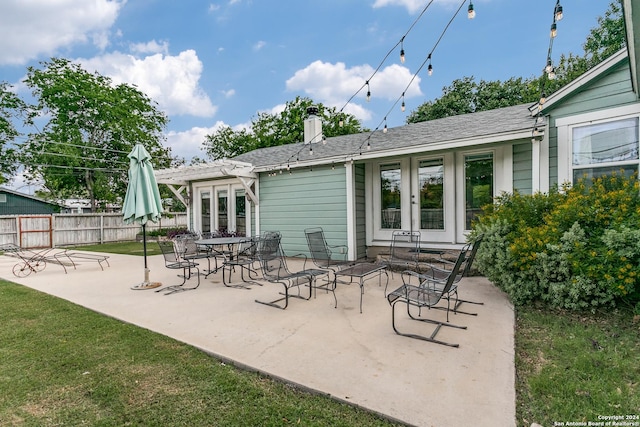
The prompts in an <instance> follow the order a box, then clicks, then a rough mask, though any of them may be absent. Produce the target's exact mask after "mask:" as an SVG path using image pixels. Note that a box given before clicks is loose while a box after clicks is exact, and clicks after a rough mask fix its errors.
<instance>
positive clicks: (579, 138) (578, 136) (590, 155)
mask: <svg viewBox="0 0 640 427" xmlns="http://www.w3.org/2000/svg"><path fill="white" fill-rule="evenodd" d="M571 140H572V143H573V144H572V167H573V182H576V181H577V180H578V179H580V178H583V177H586V178H598V177H600V176H603V175H608V174H611V173H614V172H619V171H622V172H623V173H624V174H625V175H627V176H630V175H632V174H633V173H635V172H637V171H638V117H631V118H627V119H623V120H616V121H612V122H607V123H598V124H590V125H587V126H579V127H574V128H573V131H572V138H571Z"/></svg>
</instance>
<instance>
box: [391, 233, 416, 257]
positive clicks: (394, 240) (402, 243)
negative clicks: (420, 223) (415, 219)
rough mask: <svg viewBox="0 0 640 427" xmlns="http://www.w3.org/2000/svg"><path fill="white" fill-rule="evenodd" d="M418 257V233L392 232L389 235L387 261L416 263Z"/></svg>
mask: <svg viewBox="0 0 640 427" xmlns="http://www.w3.org/2000/svg"><path fill="white" fill-rule="evenodd" d="M419 256H420V232H419V231H408V230H394V231H393V233H392V234H391V247H390V252H389V260H390V261H391V262H394V261H400V260H402V261H405V262H406V261H407V260H409V261H412V262H418V258H419Z"/></svg>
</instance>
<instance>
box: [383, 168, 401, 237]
mask: <svg viewBox="0 0 640 427" xmlns="http://www.w3.org/2000/svg"><path fill="white" fill-rule="evenodd" d="M401 176H402V173H401V169H400V163H393V164H388V165H381V166H380V184H381V185H380V191H381V194H380V196H381V197H380V200H381V204H380V205H381V209H382V210H381V218H382V221H381V228H383V229H398V228H401V224H402V215H401V213H402V209H401V204H400V203H401V197H400V196H401V191H400V189H401V184H402V182H401Z"/></svg>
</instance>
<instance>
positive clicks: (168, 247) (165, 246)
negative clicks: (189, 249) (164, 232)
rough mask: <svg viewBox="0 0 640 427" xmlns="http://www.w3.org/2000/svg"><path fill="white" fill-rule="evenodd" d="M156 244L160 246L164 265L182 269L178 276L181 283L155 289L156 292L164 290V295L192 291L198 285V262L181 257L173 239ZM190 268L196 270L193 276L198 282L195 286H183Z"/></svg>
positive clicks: (187, 278) (172, 268)
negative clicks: (180, 278)
mask: <svg viewBox="0 0 640 427" xmlns="http://www.w3.org/2000/svg"><path fill="white" fill-rule="evenodd" d="M158 246H160V251H162V256H163V257H164V265H165V267H167V268H169V269H171V270H182V275H179V277H182V283H180V284H177V285H169V286H165V287H163V288H159V289H156V292H166V293H165V295H171V294H173V293H176V292H182V291H192V290H194V289H197V288H198V286H200V270H199V269H198V264H197V263H196V262H194V261H193V260H186V259H183V258H182V257H181V256H180V255H179V253H178V252H177V251H176V248H175V245H174V242H173V241H170V240H164V241H158ZM192 269H195V270H196V274H195V276H196V278H197V280H198V282H197V283H196V285H195V286H191V287H185V286H184V285H185V284H186V283H187V280H190V279H191V270H192Z"/></svg>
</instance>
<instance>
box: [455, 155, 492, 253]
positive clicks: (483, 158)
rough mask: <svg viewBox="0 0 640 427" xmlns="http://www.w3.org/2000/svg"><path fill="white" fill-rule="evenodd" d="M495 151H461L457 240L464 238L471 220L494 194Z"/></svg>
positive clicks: (489, 201) (469, 228)
mask: <svg viewBox="0 0 640 427" xmlns="http://www.w3.org/2000/svg"><path fill="white" fill-rule="evenodd" d="M495 157H496V156H495V152H493V151H487V152H476V153H461V154H460V156H459V162H460V165H459V166H460V167H459V168H458V176H459V180H458V185H457V188H458V206H460V208H459V209H458V236H457V238H458V242H464V241H465V240H466V235H467V233H468V232H469V231H470V230H471V226H472V223H473V220H474V219H475V218H476V217H477V216H478V215H479V214H480V213H481V212H482V207H483V206H484V205H486V204H488V203H492V201H493V197H494V196H495V188H496V173H495Z"/></svg>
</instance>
